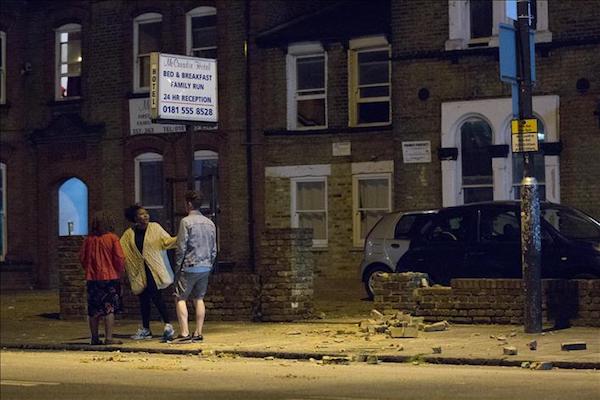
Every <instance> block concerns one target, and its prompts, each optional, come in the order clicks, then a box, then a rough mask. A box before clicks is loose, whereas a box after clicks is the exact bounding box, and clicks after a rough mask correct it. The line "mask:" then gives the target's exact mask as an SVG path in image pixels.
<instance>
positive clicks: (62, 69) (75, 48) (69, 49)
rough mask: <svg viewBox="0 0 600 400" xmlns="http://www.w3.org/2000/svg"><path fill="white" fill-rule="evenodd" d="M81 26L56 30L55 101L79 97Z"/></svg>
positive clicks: (69, 26) (65, 26)
mask: <svg viewBox="0 0 600 400" xmlns="http://www.w3.org/2000/svg"><path fill="white" fill-rule="evenodd" d="M81 61H82V58H81V25H79V24H67V25H63V26H61V27H60V28H58V29H57V30H56V92H55V98H56V99H57V100H61V99H67V98H76V97H80V96H81Z"/></svg>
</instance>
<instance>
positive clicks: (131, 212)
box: [125, 204, 144, 222]
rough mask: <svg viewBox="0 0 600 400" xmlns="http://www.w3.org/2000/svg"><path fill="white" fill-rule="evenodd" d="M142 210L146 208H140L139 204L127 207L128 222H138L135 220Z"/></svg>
mask: <svg viewBox="0 0 600 400" xmlns="http://www.w3.org/2000/svg"><path fill="white" fill-rule="evenodd" d="M142 208H144V207H142V206H140V205H139V204H132V205H130V206H129V207H127V208H126V209H125V218H126V219H127V221H129V222H136V221H135V218H136V217H137V212H138V210H139V209H142Z"/></svg>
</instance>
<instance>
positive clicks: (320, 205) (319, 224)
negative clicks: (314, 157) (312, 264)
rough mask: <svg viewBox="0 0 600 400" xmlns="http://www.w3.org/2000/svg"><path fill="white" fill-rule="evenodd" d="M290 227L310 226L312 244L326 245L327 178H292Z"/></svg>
mask: <svg viewBox="0 0 600 400" xmlns="http://www.w3.org/2000/svg"><path fill="white" fill-rule="evenodd" d="M291 183H292V227H293V228H311V229H312V230H313V245H314V246H326V245H327V179H326V178H325V177H323V178H314V177H311V178H293V179H292V180H291Z"/></svg>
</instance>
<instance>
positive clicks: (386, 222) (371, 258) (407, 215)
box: [360, 210, 436, 298]
mask: <svg viewBox="0 0 600 400" xmlns="http://www.w3.org/2000/svg"><path fill="white" fill-rule="evenodd" d="M435 213H436V210H429V211H413V212H392V213H389V214H385V215H384V216H383V217H381V219H380V220H379V221H378V222H377V223H376V224H375V226H373V228H372V229H371V231H370V232H369V233H368V234H367V237H366V239H365V247H364V251H363V259H362V262H361V264H360V275H361V278H362V281H363V282H364V284H365V290H366V292H367V296H368V297H369V298H373V275H374V274H375V273H376V272H393V271H395V270H396V264H397V263H398V260H400V258H402V256H403V255H404V254H405V253H406V252H407V251H408V249H409V247H410V242H411V240H412V239H413V238H414V237H415V235H417V234H418V232H419V229H420V228H421V227H423V225H424V224H426V223H427V221H429V220H430V219H431V216H432V215H434V214H435Z"/></svg>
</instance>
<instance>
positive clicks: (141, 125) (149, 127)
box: [129, 98, 185, 135]
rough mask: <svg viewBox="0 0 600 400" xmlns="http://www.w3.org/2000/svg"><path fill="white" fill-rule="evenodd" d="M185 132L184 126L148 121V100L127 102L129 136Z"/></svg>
mask: <svg viewBox="0 0 600 400" xmlns="http://www.w3.org/2000/svg"><path fill="white" fill-rule="evenodd" d="M170 132H185V125H173V124H153V123H152V121H151V120H150V99H148V98H146V99H143V98H142V99H130V100H129V133H130V134H131V135H141V134H153V133H170Z"/></svg>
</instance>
